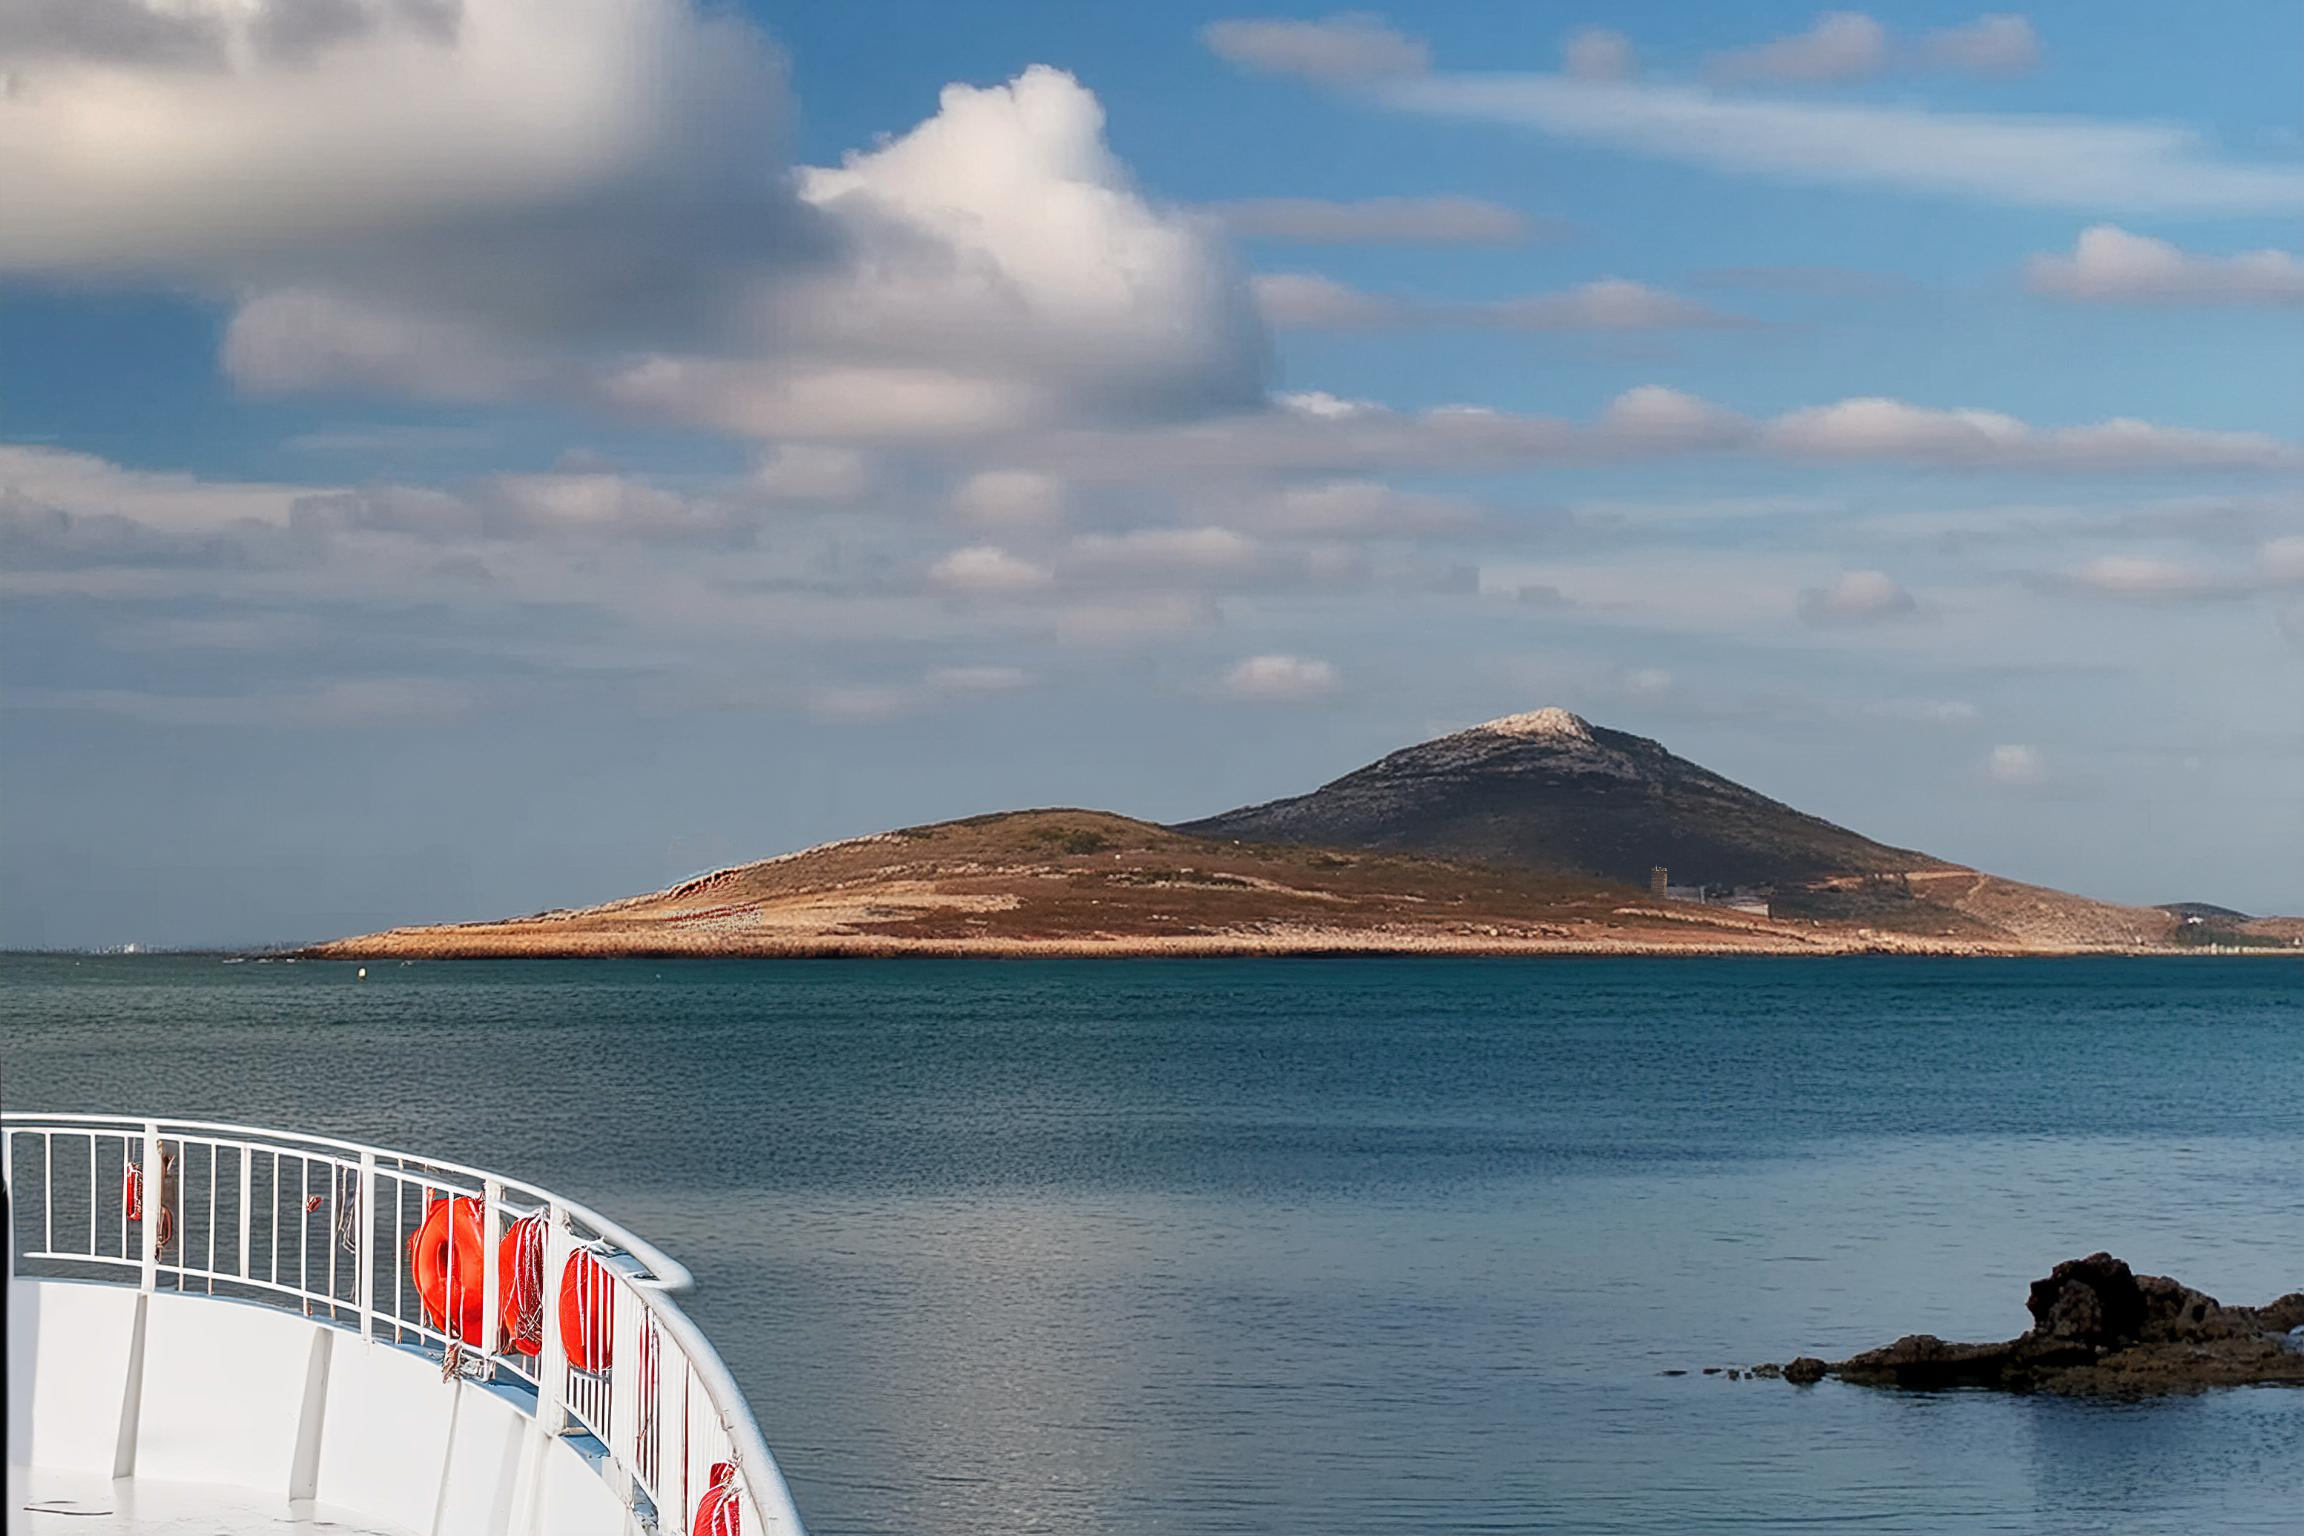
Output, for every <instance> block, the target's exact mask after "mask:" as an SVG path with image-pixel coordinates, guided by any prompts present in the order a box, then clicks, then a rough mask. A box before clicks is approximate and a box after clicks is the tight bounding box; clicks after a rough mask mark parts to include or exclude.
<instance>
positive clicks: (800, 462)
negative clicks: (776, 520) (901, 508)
mask: <svg viewBox="0 0 2304 1536" xmlns="http://www.w3.org/2000/svg"><path fill="white" fill-rule="evenodd" d="M752 483H753V485H754V486H756V487H757V488H758V489H759V490H760V491H761V492H762V493H763V494H765V495H767V496H769V497H771V498H773V499H775V500H778V501H833V502H841V501H854V500H856V499H857V498H858V497H860V496H862V495H863V494H864V492H865V491H866V490H867V489H868V488H870V486H871V483H872V467H871V465H870V464H869V463H868V462H867V461H866V460H865V457H864V455H863V454H861V453H858V452H857V451H856V450H855V449H853V448H832V447H827V446H825V445H824V444H822V443H780V444H778V445H777V446H776V447H774V448H771V449H769V450H768V451H767V452H766V453H764V454H762V455H761V457H760V463H759V466H758V468H756V469H755V470H754V471H753V472H752Z"/></svg>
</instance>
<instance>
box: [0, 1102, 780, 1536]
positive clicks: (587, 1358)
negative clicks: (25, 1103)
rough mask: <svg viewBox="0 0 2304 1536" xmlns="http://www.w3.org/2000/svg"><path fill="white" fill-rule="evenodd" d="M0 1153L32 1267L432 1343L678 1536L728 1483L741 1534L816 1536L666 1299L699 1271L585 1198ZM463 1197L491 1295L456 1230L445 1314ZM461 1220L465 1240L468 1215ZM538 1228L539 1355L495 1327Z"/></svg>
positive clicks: (303, 1170)
mask: <svg viewBox="0 0 2304 1536" xmlns="http://www.w3.org/2000/svg"><path fill="white" fill-rule="evenodd" d="M0 1149H4V1155H0V1169H4V1170H5V1171H6V1174H7V1178H8V1188H9V1199H10V1207H11V1209H12V1210H13V1211H14V1213H15V1231H14V1232H13V1233H11V1234H10V1240H11V1242H12V1243H13V1244H14V1245H15V1253H16V1273H17V1274H19V1275H25V1276H38V1275H41V1274H53V1275H57V1276H60V1277H81V1278H99V1279H110V1280H114V1281H117V1282H120V1283H129V1282H131V1281H132V1282H133V1283H134V1284H136V1285H137V1286H138V1287H139V1288H140V1289H142V1290H144V1291H148V1292H149V1291H159V1290H165V1291H177V1292H193V1291H198V1292H202V1293H205V1294H209V1295H216V1296H227V1297H238V1298H241V1299H244V1300H251V1301H262V1302H267V1303H270V1304H273V1305H277V1306H282V1307H291V1306H293V1307H299V1308H301V1309H302V1311H303V1313H304V1315H305V1316H307V1317H311V1318H315V1319H326V1320H329V1321H332V1322H334V1323H337V1324H339V1325H341V1326H343V1327H345V1328H347V1329H356V1330H357V1331H358V1332H359V1334H360V1336H361V1337H362V1338H363V1339H367V1340H374V1341H382V1342H385V1343H388V1344H394V1345H399V1346H402V1347H407V1348H414V1349H420V1350H424V1351H427V1352H429V1353H430V1354H432V1355H433V1356H434V1357H436V1358H438V1359H440V1360H441V1362H442V1370H443V1375H446V1374H450V1373H455V1372H461V1373H462V1374H464V1375H466V1376H467V1377H471V1378H475V1379H479V1380H486V1381H496V1382H503V1383H510V1382H514V1381H516V1382H518V1383H521V1384H522V1385H524V1386H525V1387H526V1388H527V1389H529V1390H530V1391H532V1392H533V1393H534V1395H535V1413H536V1420H537V1424H538V1426H539V1428H540V1429H541V1430H543V1431H544V1432H545V1433H548V1434H569V1435H583V1436H589V1437H591V1438H592V1439H594V1440H596V1441H598V1442H599V1445H600V1447H601V1448H602V1449H603V1450H604V1452H605V1455H604V1457H603V1458H602V1460H601V1470H602V1474H603V1475H604V1476H605V1477H607V1478H608V1480H609V1482H610V1485H611V1487H612V1488H614V1490H615V1491H616V1492H617V1493H618V1494H619V1495H620V1496H621V1497H623V1498H624V1500H625V1502H626V1504H627V1506H628V1507H629V1508H631V1509H633V1510H634V1511H636V1512H638V1513H642V1514H644V1515H646V1516H647V1518H648V1519H649V1520H651V1521H652V1522H653V1523H654V1525H655V1528H656V1530H657V1531H659V1532H660V1533H662V1536H689V1526H690V1521H691V1518H692V1516H693V1514H694V1511H695V1509H696V1506H697V1503H698V1501H699V1500H700V1499H702V1498H703V1496H704V1494H705V1492H706V1490H707V1489H708V1488H710V1487H711V1486H712V1484H713V1482H714V1481H715V1475H716V1473H717V1474H718V1475H719V1477H720V1478H721V1479H723V1480H728V1481H730V1482H731V1483H732V1492H733V1494H734V1497H735V1498H736V1500H737V1503H738V1507H739V1509H740V1510H741V1517H742V1529H743V1530H744V1531H746V1532H748V1533H749V1532H759V1533H768V1536H786V1533H790V1536H804V1533H803V1528H802V1526H801V1522H800V1516H799V1514H798V1512H797V1511H796V1510H795V1509H794V1508H793V1504H792V1496H791V1493H790V1491H789V1490H788V1489H787V1488H786V1487H785V1484H784V1477H783V1474H782V1472H781V1471H780V1470H779V1469H778V1467H777V1465H776V1459H775V1457H774V1456H773V1455H772V1454H771V1453H770V1452H769V1449H768V1446H767V1443H766V1441H765V1440H764V1439H763V1438H762V1436H761V1434H760V1426H759V1425H758V1423H757V1422H755V1421H754V1419H753V1417H752V1411H751V1409H750V1407H749V1406H748V1405H747V1404H746V1403H745V1400H744V1395H743V1393H742V1391H741V1390H740V1389H738V1387H737V1385H736V1383H735V1379H734V1378H733V1377H731V1376H730V1375H729V1373H728V1367H727V1365H726V1364H725V1363H724V1362H723V1361H722V1360H721V1358H720V1354H719V1352H718V1351H717V1350H715V1349H714V1348H713V1347H712V1345H711V1343H710V1341H708V1340H707V1339H706V1338H705V1337H704V1335H703V1334H702V1332H700V1331H699V1330H698V1329H697V1327H696V1325H695V1323H693V1322H692V1321H690V1320H689V1318H688V1315H687V1314H686V1313H684V1312H682V1311H681V1310H680V1308H679V1307H678V1306H677V1305H676V1304H675V1303H674V1302H673V1301H672V1299H671V1296H670V1294H669V1293H671V1292H676V1291H683V1290H686V1289H687V1288H688V1287H689V1286H690V1285H691V1284H692V1283H693V1282H692V1280H691V1277H690V1275H689V1273H688V1271H687V1269H686V1268H685V1267H683V1266H682V1265H681V1264H680V1263H679V1262H678V1261H677V1260H675V1259H673V1258H672V1257H671V1256H669V1255H668V1254H666V1253H664V1252H663V1251H662V1250H660V1249H658V1248H657V1247H656V1246H655V1245H654V1244H652V1243H649V1242H648V1241H646V1240H645V1239H643V1238H641V1237H639V1236H637V1235H635V1234H634V1233H632V1232H631V1231H629V1230H627V1229H626V1228H625V1227H623V1226H622V1225H620V1224H618V1223H617V1222H614V1221H611V1220H609V1219H608V1218H607V1217H605V1216H602V1215H600V1214H599V1213H598V1212H596V1211H594V1210H592V1209H590V1208H589V1207H587V1206H584V1205H582V1204H579V1203H578V1202H576V1201H573V1200H570V1199H567V1198H566V1197H564V1196H561V1195H556V1194H553V1193H552V1192H550V1191H549V1190H545V1189H541V1188H539V1187H537V1186H535V1185H532V1184H527V1183H523V1182H521V1181H519V1180H515V1179H508V1178H505V1177H503V1176H502V1175H500V1174H494V1173H489V1172H486V1171H484V1170H481V1169H478V1168H472V1167H468V1166H466V1165H464V1164H462V1163H455V1162H449V1161H446V1160H443V1159H440V1158H430V1157H419V1156H417V1155H415V1154H414V1153H409V1152H400V1151H394V1150H390V1149H387V1148H383V1147H372V1146H366V1145H363V1144H361V1143H358V1142H352V1141H341V1140H337V1139H335V1138H333V1137H327V1136H306V1135H301V1134H298V1133H294V1132H287V1131H275V1130H264V1129H260V1128H257V1127H253V1126H245V1125H229V1124H221V1123H217V1122H213V1121H205V1120H140V1119H137V1118H135V1117H133V1116H126V1115H64V1114H21V1113H9V1114H5V1115H0ZM154 1168H159V1169H161V1170H162V1171H161V1175H160V1177H158V1178H157V1179H155V1178H154V1177H152V1174H151V1170H152V1169H154ZM35 1190H37V1192H38V1193H37V1195H35V1194H34V1191H35ZM457 1200H462V1201H468V1202H471V1204H470V1205H468V1206H466V1207H465V1208H464V1211H468V1212H469V1213H470V1214H471V1216H473V1217H476V1218H477V1223H478V1232H479V1239H480V1240H479V1242H478V1244H477V1246H478V1248H479V1252H480V1258H481V1270H482V1273H481V1274H480V1275H479V1276H478V1277H476V1278H477V1286H476V1287H475V1285H474V1279H475V1277H473V1276H472V1275H471V1273H470V1268H469V1264H470V1259H469V1256H468V1255H464V1254H462V1253H461V1252H460V1249H461V1248H462V1246H463V1245H461V1244H459V1243H458V1242H456V1241H454V1240H453V1238H451V1240H450V1241H448V1242H447V1243H446V1245H445V1249H446V1252H445V1259H446V1272H445V1276H444V1279H443V1281H442V1283H441V1284H439V1285H438V1286H436V1287H435V1290H436V1291H437V1292H438V1293H439V1294H438V1295H437V1297H436V1304H435V1305H430V1306H428V1305H427V1304H426V1302H425V1300H424V1298H423V1296H422V1295H421V1294H420V1293H419V1288H418V1285H417V1280H416V1276H415V1275H414V1274H413V1272H412V1269H413V1263H414V1255H413V1253H412V1251H411V1245H412V1239H413V1238H414V1237H415V1236H416V1234H417V1232H418V1231H419V1230H420V1229H421V1228H422V1227H423V1225H424V1222H425V1219H426V1217H427V1215H429V1214H431V1212H432V1210H433V1207H434V1206H435V1205H436V1203H438V1202H440V1201H457ZM445 1214H446V1215H447V1217H448V1220H447V1222H446V1225H447V1226H448V1227H449V1228H450V1229H451V1231H453V1229H454V1227H455V1226H456V1225H457V1224H458V1218H459V1217H461V1216H462V1215H463V1214H464V1212H462V1211H458V1210H457V1209H455V1208H454V1207H451V1209H450V1211H449V1212H447V1213H445ZM525 1218H534V1219H535V1220H537V1221H539V1222H540V1223H541V1225H542V1233H541V1236H542V1240H543V1249H544V1253H543V1263H542V1266H541V1276H542V1280H543V1284H542V1295H541V1301H542V1306H541V1317H540V1319H538V1320H537V1326H536V1329H535V1337H534V1338H533V1339H532V1340H531V1343H532V1345H533V1347H534V1349H535V1353H534V1354H532V1355H531V1354H528V1353H526V1352H524V1351H522V1350H521V1349H519V1348H517V1347H515V1346H514V1343H513V1339H512V1336H511V1333H510V1331H509V1330H508V1329H507V1328H506V1327H505V1326H503V1324H502V1321H501V1317H500V1314H501V1312H502V1305H501V1298H502V1297H504V1296H505V1295H506V1292H507V1287H509V1286H511V1285H512V1281H513V1278H514V1277H512V1276H509V1275H506V1274H503V1273H500V1271H501V1270H502V1269H503V1268H504V1264H503V1262H502V1260H501V1259H500V1246H501V1242H502V1239H503V1237H504V1234H505V1233H506V1231H507V1230H508V1229H509V1228H510V1226H511V1224H512V1223H514V1222H516V1221H520V1220H522V1219H525ZM459 1264H462V1265H464V1266H465V1268H464V1269H463V1270H462V1272H461V1273H460V1272H459V1270H458V1265H459ZM571 1266H574V1268H573V1269H571ZM529 1278H530V1281H531V1283H533V1279H534V1277H533V1276H531V1277H529ZM564 1288H565V1289H566V1290H568V1291H569V1292H571V1293H572V1295H571V1296H570V1297H568V1298H567V1299H564V1298H563V1295H562V1292H563V1289H564ZM514 1289H517V1287H514ZM465 1297H473V1298H475V1299H476V1300H477V1301H478V1304H479V1310H480V1314H481V1316H480V1321H479V1323H478V1325H477V1326H474V1325H472V1323H471V1321H470V1319H469V1318H468V1317H467V1316H466V1315H465V1306H466V1305H467V1303H466V1302H465V1301H464V1300H463V1298H465ZM564 1312H565V1313H568V1314H569V1317H568V1322H569V1324H571V1325H572V1326H573V1329H574V1331H575V1337H573V1338H571V1337H569V1336H568V1335H567V1333H566V1332H564V1329H563V1313H564ZM467 1334H470V1335H474V1336H471V1337H467V1336H466V1335H467Z"/></svg>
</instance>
